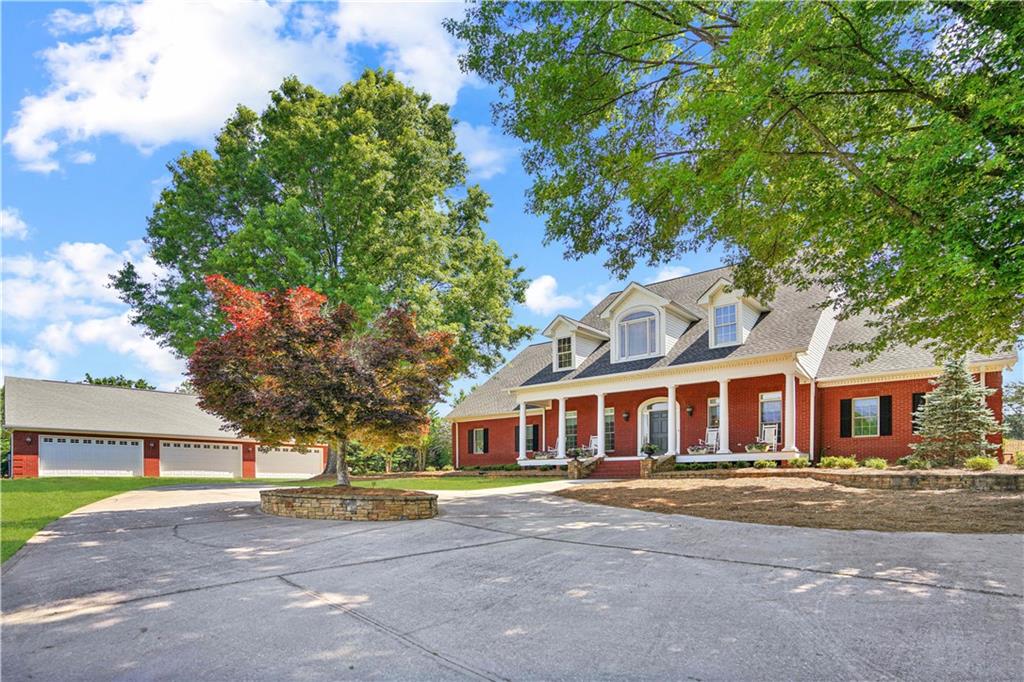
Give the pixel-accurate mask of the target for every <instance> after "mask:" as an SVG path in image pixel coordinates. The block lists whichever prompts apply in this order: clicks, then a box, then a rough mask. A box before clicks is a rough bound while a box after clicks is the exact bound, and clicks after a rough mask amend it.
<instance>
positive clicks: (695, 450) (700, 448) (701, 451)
mask: <svg viewBox="0 0 1024 682" xmlns="http://www.w3.org/2000/svg"><path fill="white" fill-rule="evenodd" d="M686 452H687V454H690V455H713V454H714V452H713V451H712V449H711V446H710V445H691V446H690V447H688V448H686Z"/></svg>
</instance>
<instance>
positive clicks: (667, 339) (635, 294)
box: [601, 282, 698, 363]
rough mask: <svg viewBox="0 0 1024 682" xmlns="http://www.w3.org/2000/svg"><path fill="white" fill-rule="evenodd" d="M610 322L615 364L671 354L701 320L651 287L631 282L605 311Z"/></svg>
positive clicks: (612, 358) (603, 317) (612, 352)
mask: <svg viewBox="0 0 1024 682" xmlns="http://www.w3.org/2000/svg"><path fill="white" fill-rule="evenodd" d="M601 318H602V319H605V320H608V329H609V335H610V336H611V355H610V357H611V361H612V362H613V363H616V362H626V361H629V360H640V359H643V358H651V357H659V356H662V355H664V354H665V353H667V352H668V349H670V348H671V347H672V346H673V345H675V342H676V341H677V340H678V339H679V337H680V336H682V335H683V334H684V333H685V332H686V330H687V329H688V328H689V326H690V325H691V324H693V323H694V322H696V321H697V319H698V317H697V315H695V314H694V313H692V312H691V311H689V310H687V309H686V308H684V307H683V306H681V305H679V304H678V303H676V302H675V301H673V300H671V299H668V298H665V297H664V296H662V295H660V294H657V293H655V292H654V291H652V290H650V289H648V288H647V287H645V286H643V285H641V284H637V283H636V282H632V283H630V285H629V286H627V287H626V288H625V289H623V290H622V291H621V292H620V293H619V294H618V295H617V296H616V297H615V298H614V299H612V301H611V302H610V303H609V304H608V305H607V306H606V307H605V309H604V310H603V311H601Z"/></svg>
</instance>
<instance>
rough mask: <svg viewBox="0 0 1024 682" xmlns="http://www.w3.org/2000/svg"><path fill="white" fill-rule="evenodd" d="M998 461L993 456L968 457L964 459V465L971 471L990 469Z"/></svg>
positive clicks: (993, 467)
mask: <svg viewBox="0 0 1024 682" xmlns="http://www.w3.org/2000/svg"><path fill="white" fill-rule="evenodd" d="M997 464H999V461H998V460H997V459H996V458H995V457H983V456H980V455H979V456H978V457H968V458H967V459H965V460H964V467H965V468H967V469H970V470H971V471H992V470H993V469H995V468H996V465H997Z"/></svg>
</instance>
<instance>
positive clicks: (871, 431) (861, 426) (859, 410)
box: [853, 397, 879, 436]
mask: <svg viewBox="0 0 1024 682" xmlns="http://www.w3.org/2000/svg"><path fill="white" fill-rule="evenodd" d="M878 413H879V411H878V398H877V397H875V398H854V399H853V435H854V436H877V435H878Z"/></svg>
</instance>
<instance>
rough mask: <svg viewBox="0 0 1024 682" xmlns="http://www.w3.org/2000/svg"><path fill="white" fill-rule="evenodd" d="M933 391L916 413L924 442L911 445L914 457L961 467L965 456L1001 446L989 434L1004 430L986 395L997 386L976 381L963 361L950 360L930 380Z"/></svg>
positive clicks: (982, 453)
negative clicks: (990, 438)
mask: <svg viewBox="0 0 1024 682" xmlns="http://www.w3.org/2000/svg"><path fill="white" fill-rule="evenodd" d="M931 384H932V386H934V387H935V388H934V390H932V391H930V392H929V393H926V394H925V397H924V403H923V404H922V405H921V406H920V407H919V408H918V409H917V412H915V413H914V418H915V419H916V420H917V424H918V435H920V436H921V442H920V443H915V444H912V445H911V446H910V447H911V448H913V450H914V456H915V457H920V458H921V459H926V460H928V461H930V462H932V463H937V464H944V465H950V466H958V465H959V464H961V463H962V462H963V461H964V460H965V459H967V458H969V457H974V456H978V455H986V454H988V453H990V452H993V451H995V450H996V449H997V448H998V446H997V445H995V444H994V443H989V442H988V440H987V438H986V437H987V436H988V435H989V434H996V433H1001V432H1002V426H1000V425H999V423H998V422H997V421H996V420H995V417H994V416H993V415H992V410H990V409H989V407H988V404H987V402H986V400H985V399H986V398H987V397H988V396H989V395H991V394H992V393H993V392H994V390H995V389H991V388H987V387H985V386H982V385H981V384H979V383H977V382H975V381H974V379H973V378H972V377H971V375H970V373H969V372H968V371H967V365H966V364H965V363H964V361H963V360H953V359H950V360H947V361H946V363H945V364H944V365H943V368H942V374H940V375H939V377H938V379H935V380H933V381H932V382H931Z"/></svg>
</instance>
